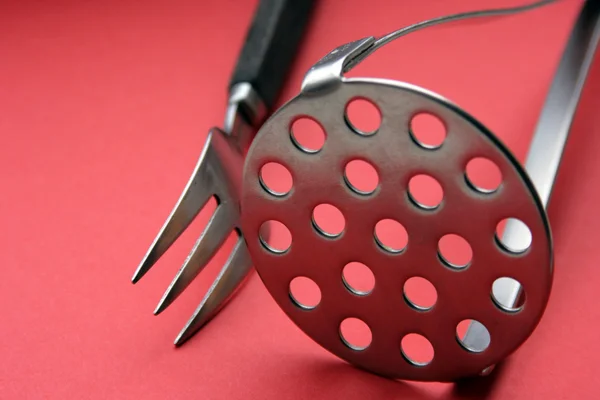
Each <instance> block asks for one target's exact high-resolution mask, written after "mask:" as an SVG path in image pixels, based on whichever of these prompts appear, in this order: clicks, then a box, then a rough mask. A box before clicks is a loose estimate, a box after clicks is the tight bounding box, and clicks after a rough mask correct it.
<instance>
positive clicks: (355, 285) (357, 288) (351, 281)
mask: <svg viewBox="0 0 600 400" xmlns="http://www.w3.org/2000/svg"><path fill="white" fill-rule="evenodd" d="M342 280H343V282H344V285H345V286H346V288H348V290H350V291H351V292H352V293H354V294H357V295H359V296H364V295H367V294H369V293H371V292H372V291H373V288H374V287H375V275H373V272H372V271H371V269H370V268H369V267H367V266H366V265H365V264H363V263H360V262H357V261H353V262H350V263H348V264H346V265H345V266H344V269H343V270H342Z"/></svg>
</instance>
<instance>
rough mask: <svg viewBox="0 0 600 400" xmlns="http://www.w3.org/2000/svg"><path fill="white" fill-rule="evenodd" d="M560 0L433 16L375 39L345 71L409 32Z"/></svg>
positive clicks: (525, 9) (527, 8)
mask: <svg viewBox="0 0 600 400" xmlns="http://www.w3.org/2000/svg"><path fill="white" fill-rule="evenodd" d="M557 1H558V0H540V1H537V2H534V3H531V4H526V5H522V6H515V7H506V8H492V9H488V10H477V11H467V12H463V13H458V14H452V15H445V16H442V17H437V18H432V19H428V20H425V21H421V22H417V23H416V24H413V25H409V26H407V27H404V28H401V29H398V30H396V31H394V32H391V33H388V34H387V35H385V36H382V37H380V38H379V39H376V40H374V41H373V43H372V44H371V45H370V46H369V47H368V48H367V49H365V50H364V51H362V52H361V53H360V54H358V55H357V56H355V57H353V58H352V59H351V60H350V61H349V62H348V63H347V64H346V65H345V66H344V71H343V72H348V71H350V70H351V69H352V68H354V67H355V66H357V65H358V64H359V63H360V62H361V61H363V60H364V59H365V58H367V57H368V56H370V55H371V54H373V53H374V52H375V51H376V50H377V49H380V48H381V47H383V46H385V45H386V44H388V43H390V42H391V41H394V40H396V39H398V38H400V37H402V36H405V35H408V34H409V33H412V32H415V31H419V30H421V29H425V28H428V27H431V26H435V25H440V24H446V23H449V22H455V21H462V20H465V19H473V18H479V17H496V16H504V15H512V14H518V13H521V12H525V11H529V10H533V9H535V8H539V7H542V6H545V5H548V4H551V3H554V2H557Z"/></svg>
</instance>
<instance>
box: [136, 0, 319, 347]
mask: <svg viewBox="0 0 600 400" xmlns="http://www.w3.org/2000/svg"><path fill="white" fill-rule="evenodd" d="M313 3H314V0H261V1H260V3H259V5H258V8H257V10H256V13H255V15H254V20H253V22H252V25H251V26H250V29H249V31H248V33H247V35H246V41H245V43H244V46H243V48H242V51H241V53H240V57H239V59H238V62H237V66H236V68H235V71H234V73H233V77H232V79H231V82H230V87H229V102H228V107H227V110H226V114H225V123H224V126H223V129H220V128H216V127H215V128H212V129H211V130H210V131H209V134H208V138H207V141H206V144H205V146H204V150H203V151H202V154H201V155H200V158H199V160H198V163H197V164H196V167H195V169H194V171H193V173H192V176H191V178H190V180H189V181H188V183H187V185H186V187H185V189H184V190H183V193H182V194H181V196H180V198H179V201H178V202H177V204H176V205H175V207H174V209H173V211H172V212H171V215H170V216H169V217H168V218H167V220H166V222H165V224H164V225H163V227H162V229H161V230H160V232H159V234H158V236H157V237H156V239H155V240H154V242H153V243H152V245H151V246H150V249H149V250H148V252H147V253H146V256H145V257H144V259H143V260H142V262H141V264H140V265H139V267H138V268H137V270H136V272H135V274H134V275H133V279H132V281H133V283H136V282H138V281H139V280H140V279H141V278H142V277H143V276H144V275H145V274H146V273H147V272H148V271H149V270H150V268H152V266H153V265H154V264H155V263H156V261H157V260H158V259H159V258H160V257H161V256H162V255H163V254H164V253H165V252H166V251H167V250H168V249H169V247H170V246H171V245H172V244H173V243H174V242H175V241H176V240H177V238H178V237H179V236H180V235H181V234H182V233H183V232H184V231H185V229H186V228H187V227H188V226H189V225H190V224H191V222H192V221H193V220H194V218H195V217H196V216H197V215H198V213H199V212H200V211H201V210H202V208H203V207H204V206H205V205H206V203H207V202H208V201H209V200H210V199H211V197H214V198H215V199H216V202H217V207H216V210H215V211H214V214H213V215H212V217H211V219H210V221H209V222H208V224H207V226H206V227H205V229H204V231H203V233H202V234H201V236H200V238H199V239H198V241H197V242H196V243H195V245H194V246H193V248H192V250H191V252H190V254H189V255H188V257H187V259H186V260H185V262H184V263H183V265H182V266H181V268H180V270H179V272H178V273H177V275H176V276H175V278H174V279H173V281H172V282H171V284H170V285H169V287H168V289H167V291H166V292H165V294H164V295H163V297H162V299H161V300H160V302H159V304H158V306H157V308H156V310H155V311H154V314H159V313H160V312H162V311H163V310H165V309H166V308H167V307H168V306H169V305H170V304H171V303H172V302H173V301H174V300H175V299H176V298H177V297H178V296H179V295H180V294H181V293H182V292H183V291H184V290H185V289H186V288H187V287H188V285H189V284H190V283H191V282H192V281H193V280H194V278H196V276H198V274H199V273H200V272H201V271H202V270H203V269H204V267H205V266H206V265H207V264H208V263H209V261H210V260H211V259H212V257H213V256H214V255H215V254H216V252H217V251H218V250H219V248H220V247H221V246H222V245H223V243H224V242H225V240H226V239H227V237H228V236H229V235H230V234H231V233H232V232H233V231H235V232H236V233H237V236H238V238H237V242H236V244H235V246H234V248H233V250H232V252H231V254H230V256H229V258H228V259H227V261H226V262H225V265H224V266H223V267H222V269H221V271H220V272H219V274H218V276H217V278H216V279H215V281H214V282H213V284H212V285H211V287H210V289H209V290H208V292H207V293H206V295H205V296H204V299H203V300H202V302H201V303H200V305H199V306H198V308H197V309H196V310H195V311H194V313H193V315H192V317H191V318H190V319H189V320H188V322H187V324H186V325H185V327H184V328H183V330H182V331H181V332H180V333H179V335H178V336H177V338H176V339H175V345H176V346H179V345H181V344H183V343H184V342H185V341H186V340H187V339H189V338H190V337H192V336H193V335H194V334H195V333H196V332H197V331H198V330H200V328H202V326H204V325H205V324H206V323H207V322H208V321H210V319H212V317H214V316H215V315H216V314H217V313H218V312H219V310H220V309H221V308H222V307H223V306H224V305H225V304H226V302H227V301H228V299H229V298H231V296H232V295H233V293H234V292H235V291H236V289H237V288H239V286H240V285H241V284H242V282H243V281H244V280H245V278H246V276H247V275H248V273H249V272H250V270H251V268H252V261H251V259H250V255H249V253H248V250H247V249H246V244H245V242H244V238H243V236H242V233H241V231H240V229H239V220H240V215H239V213H240V204H239V191H240V183H241V175H242V168H243V160H244V153H245V151H246V150H247V149H248V146H249V144H250V142H251V141H252V138H253V137H254V134H255V133H256V130H257V129H258V127H260V125H261V124H262V122H263V121H264V119H265V117H266V116H267V115H268V114H269V111H270V109H271V108H272V107H273V106H274V103H275V101H276V98H277V95H278V93H279V91H280V88H281V86H282V85H283V82H284V80H285V77H286V75H287V70H288V69H289V66H290V64H291V62H292V61H293V58H294V55H295V53H296V49H297V47H298V45H299V43H300V41H301V37H302V34H303V32H304V30H305V26H306V25H307V22H308V19H309V16H310V14H311V11H312V8H313Z"/></svg>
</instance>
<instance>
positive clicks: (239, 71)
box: [230, 0, 315, 112]
mask: <svg viewBox="0 0 600 400" xmlns="http://www.w3.org/2000/svg"><path fill="white" fill-rule="evenodd" d="M314 3H315V1H314V0H261V1H260V4H259V5H258V8H257V10H256V12H255V14H254V20H253V21H252V25H251V26H250V29H249V30H248V33H247V35H246V40H245V43H244V46H243V48H242V51H241V53H240V56H239V59H238V61H237V65H236V67H235V71H234V73H233V76H232V78H231V82H230V90H231V88H233V87H234V86H235V85H237V84H240V83H249V84H250V85H251V87H252V89H254V91H255V92H256V93H257V94H258V97H260V100H262V103H263V104H264V106H265V107H266V109H267V112H268V110H271V109H272V107H273V106H274V105H275V102H276V101H277V96H278V94H279V92H280V90H281V88H282V86H283V83H284V81H285V79H286V76H287V73H288V70H289V67H290V65H291V63H292V61H293V59H294V56H295V54H296V53H297V49H298V46H299V44H300V41H301V39H302V36H303V33H304V30H305V27H306V25H307V23H308V19H309V17H310V14H311V11H312V9H313V4H314Z"/></svg>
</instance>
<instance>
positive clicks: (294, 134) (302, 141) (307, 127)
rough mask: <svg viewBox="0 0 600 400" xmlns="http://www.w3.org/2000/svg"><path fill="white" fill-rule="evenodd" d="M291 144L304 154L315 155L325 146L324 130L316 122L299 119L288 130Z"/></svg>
mask: <svg viewBox="0 0 600 400" xmlns="http://www.w3.org/2000/svg"><path fill="white" fill-rule="evenodd" d="M290 137H291V139H292V142H293V143H294V144H295V145H296V147H298V148H299V149H300V150H302V151H304V152H305V153H316V152H318V151H319V150H321V149H322V148H323V146H324V145H325V138H326V135H325V130H324V129H323V127H322V126H321V124H319V123H318V122H317V121H316V120H314V119H312V118H309V117H300V118H297V119H296V120H294V122H293V123H292V126H291V128H290Z"/></svg>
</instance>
